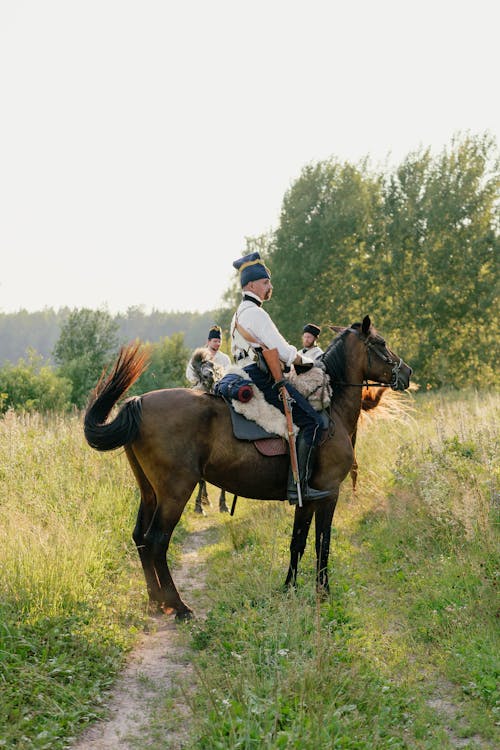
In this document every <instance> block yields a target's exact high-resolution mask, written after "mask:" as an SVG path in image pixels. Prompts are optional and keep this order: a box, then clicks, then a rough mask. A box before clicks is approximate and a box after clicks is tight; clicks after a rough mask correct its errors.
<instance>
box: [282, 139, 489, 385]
mask: <svg viewBox="0 0 500 750" xmlns="http://www.w3.org/2000/svg"><path fill="white" fill-rule="evenodd" d="M499 187H500V174H499V157H498V148H497V145H496V143H495V142H494V140H493V139H492V138H491V137H489V136H487V135H485V136H476V137H473V136H465V137H463V138H462V139H460V138H458V137H457V138H455V139H454V140H453V141H452V143H451V145H450V147H449V148H446V149H444V150H443V151H442V153H441V154H439V155H438V156H436V157H433V156H432V155H431V153H430V151H429V150H421V151H419V152H416V153H413V154H410V155H409V156H408V157H407V158H406V159H405V160H404V161H403V163H402V164H401V165H400V166H399V167H397V168H396V169H395V170H394V171H393V172H392V173H389V174H387V175H385V174H382V173H376V172H375V171H374V170H373V169H372V168H370V167H369V164H368V162H366V161H365V162H362V163H361V164H359V165H357V166H354V165H351V164H349V163H345V164H340V163H339V162H337V161H336V160H334V159H331V160H329V161H325V162H319V163H318V164H313V165H308V166H307V167H305V168H304V169H303V170H302V173H301V175H300V176H299V178H298V179H297V180H296V181H295V183H294V184H293V185H292V187H291V188H290V190H289V191H288V192H287V194H286V195H285V198H284V201H283V207H282V211H281V218H280V224H279V226H278V228H277V230H276V233H275V238H274V242H273V243H271V254H270V258H269V262H270V264H271V270H272V272H273V278H272V280H273V285H274V295H273V300H272V301H271V303H270V304H269V311H270V312H271V314H272V316H273V319H274V320H275V322H276V323H277V325H278V327H279V328H280V330H282V332H283V333H284V334H285V336H286V337H287V338H289V339H290V340H292V341H298V340H300V331H301V327H302V325H303V322H304V321H306V320H315V321H317V322H318V323H320V324H326V323H329V322H331V323H335V324H337V325H349V324H350V323H353V322H354V321H355V320H360V319H361V318H362V317H363V316H364V315H365V314H366V313H369V314H371V315H372V318H373V319H374V322H375V325H376V326H377V327H378V328H379V329H380V330H381V331H382V332H383V333H384V335H386V336H387V337H388V338H390V340H391V342H393V344H394V347H395V349H396V350H398V351H402V352H404V356H405V359H406V360H407V361H408V362H410V363H411V365H412V367H413V368H414V370H415V376H416V380H417V382H420V383H422V384H425V385H430V386H442V385H445V384H449V383H452V384H453V385H455V386H457V387H460V386H463V385H467V384H473V385H480V384H482V385H488V384H489V383H491V382H493V379H494V375H495V361H496V359H497V358H498V344H497V341H498V322H497V321H498V280H497V267H498V251H499V249H500V232H499V230H500V199H499V198H500V196H499ZM290 300H293V304H290Z"/></svg>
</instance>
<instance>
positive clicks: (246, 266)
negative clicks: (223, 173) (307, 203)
mask: <svg viewBox="0 0 500 750" xmlns="http://www.w3.org/2000/svg"><path fill="white" fill-rule="evenodd" d="M233 266H234V268H236V269H237V270H238V271H239V274H240V284H241V288H242V291H243V299H242V301H241V303H240V305H239V306H238V309H237V310H236V312H235V314H234V315H233V319H232V321H231V329H230V330H231V353H232V354H233V357H234V359H235V362H236V364H237V365H239V366H240V367H242V368H243V369H244V370H245V371H246V372H247V374H248V376H249V377H250V378H251V379H252V381H253V382H254V384H255V385H256V386H257V387H258V388H259V389H260V390H261V391H262V393H263V395H264V398H265V399H266V401H268V402H269V403H271V404H272V405H273V406H276V407H277V408H278V409H279V410H280V411H281V412H282V413H284V407H283V403H282V401H281V399H280V396H279V392H278V389H277V388H276V387H275V383H274V380H273V378H272V376H271V374H270V372H269V370H268V368H267V365H266V363H265V360H264V358H263V356H262V349H263V348H265V349H274V348H275V349H277V351H278V355H279V358H280V360H281V363H282V367H283V368H290V367H291V366H292V365H294V366H295V369H296V371H297V372H298V373H299V372H301V371H302V372H304V371H305V370H306V369H310V368H311V367H313V366H314V363H313V361H312V360H311V359H309V358H308V357H306V356H305V355H301V354H299V353H298V352H297V349H296V348H295V347H294V346H292V345H291V344H289V343H288V342H287V341H286V339H284V338H283V336H282V335H281V333H280V332H279V331H278V329H277V328H276V326H275V324H274V323H273V321H272V320H271V317H270V316H269V314H268V313H267V312H266V311H265V310H264V309H263V307H262V303H263V302H265V301H267V300H269V299H271V295H272V292H273V285H272V284H271V274H270V272H269V269H268V268H266V266H265V265H264V263H263V262H262V260H261V258H260V255H259V253H251V254H250V255H246V256H244V257H243V258H239V259H238V260H235V261H234V263H233ZM286 388H287V390H288V392H289V393H290V396H291V397H292V399H293V406H292V417H293V421H294V423H295V424H296V425H297V426H298V427H299V429H300V431H299V435H298V438H297V460H298V465H299V475H300V480H301V487H302V494H303V497H304V499H305V500H319V499H321V498H324V497H327V496H328V495H329V494H330V493H329V492H327V491H321V490H316V489H314V488H313V487H310V486H309V484H308V482H309V479H310V477H311V475H312V472H313V468H314V461H315V457H316V449H317V446H318V444H319V442H320V440H321V429H322V422H321V417H320V415H319V413H318V412H316V411H315V410H314V409H313V407H312V406H311V405H310V403H309V402H308V401H307V399H306V398H304V396H302V394H300V393H299V392H298V391H297V390H296V389H295V388H294V387H293V386H292V385H291V384H289V383H287V384H286ZM287 497H288V500H289V502H290V503H292V504H295V503H297V502H298V492H297V486H296V484H295V482H294V480H293V474H292V472H291V470H290V472H289V478H288V487H287Z"/></svg>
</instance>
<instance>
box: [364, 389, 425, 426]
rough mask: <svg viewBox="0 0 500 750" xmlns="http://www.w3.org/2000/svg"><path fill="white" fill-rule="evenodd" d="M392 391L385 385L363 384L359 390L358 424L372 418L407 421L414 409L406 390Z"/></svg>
mask: <svg viewBox="0 0 500 750" xmlns="http://www.w3.org/2000/svg"><path fill="white" fill-rule="evenodd" d="M411 390H415V388H412V387H410V388H409V389H408V390H407V391H405V392H404V393H403V392H400V391H393V390H391V388H388V387H386V386H374V385H369V386H365V387H364V388H363V389H362V392H361V413H360V415H359V416H360V419H359V426H363V427H364V426H365V424H370V422H371V421H372V420H373V419H377V421H378V420H379V419H387V420H398V421H400V422H401V421H408V420H409V419H411V414H412V412H413V411H414V407H413V405H412V400H411V397H410V396H409V393H408V391H411Z"/></svg>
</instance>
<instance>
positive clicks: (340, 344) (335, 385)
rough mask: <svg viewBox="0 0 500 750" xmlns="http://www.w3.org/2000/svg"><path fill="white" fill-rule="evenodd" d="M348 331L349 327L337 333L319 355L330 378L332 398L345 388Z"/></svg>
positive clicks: (340, 393)
mask: <svg viewBox="0 0 500 750" xmlns="http://www.w3.org/2000/svg"><path fill="white" fill-rule="evenodd" d="M355 325H359V324H355ZM354 327H355V326H351V328H354ZM348 332H349V329H348V328H345V329H344V330H343V331H341V332H340V333H339V334H337V336H335V338H334V339H333V341H332V342H331V343H330V344H329V345H328V347H327V349H326V351H324V352H323V354H322V355H321V357H320V359H321V361H322V362H323V364H324V366H325V370H326V372H327V373H328V376H329V378H330V383H331V386H332V398H333V400H336V399H338V398H339V397H340V396H341V395H342V393H343V392H344V390H345V385H344V383H345V379H346V374H345V367H346V355H345V339H346V336H347V334H348Z"/></svg>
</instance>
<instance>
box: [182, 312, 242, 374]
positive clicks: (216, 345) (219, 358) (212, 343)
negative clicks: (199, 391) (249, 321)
mask: <svg viewBox="0 0 500 750" xmlns="http://www.w3.org/2000/svg"><path fill="white" fill-rule="evenodd" d="M221 334H222V331H221V328H220V326H216V325H214V326H212V328H211V329H210V330H209V332H208V338H207V343H206V344H205V346H206V348H207V349H208V351H209V353H210V358H211V359H212V361H213V362H215V364H216V365H219V366H220V367H222V368H223V369H224V371H226V370H227V369H228V367H230V366H231V360H230V359H229V357H228V356H227V354H224V352H221V351H220V345H221V342H222V338H221ZM186 378H187V379H188V380H189V382H190V383H191V385H193V386H199V384H200V383H199V378H198V375H197V374H196V372H195V371H194V369H193V365H192V357H191V359H190V360H189V362H188V363H187V367H186Z"/></svg>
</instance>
